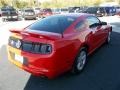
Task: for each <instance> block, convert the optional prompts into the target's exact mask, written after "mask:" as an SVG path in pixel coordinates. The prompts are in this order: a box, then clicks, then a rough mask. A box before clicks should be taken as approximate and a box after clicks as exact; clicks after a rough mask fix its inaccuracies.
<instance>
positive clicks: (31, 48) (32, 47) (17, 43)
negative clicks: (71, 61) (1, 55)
mask: <svg viewBox="0 0 120 90" xmlns="http://www.w3.org/2000/svg"><path fill="white" fill-rule="evenodd" d="M9 45H10V46H12V47H14V48H17V49H21V50H23V51H26V52H31V53H37V54H50V53H51V52H52V45H50V44H43V43H34V42H27V41H22V40H19V39H16V38H11V37H10V38H9Z"/></svg>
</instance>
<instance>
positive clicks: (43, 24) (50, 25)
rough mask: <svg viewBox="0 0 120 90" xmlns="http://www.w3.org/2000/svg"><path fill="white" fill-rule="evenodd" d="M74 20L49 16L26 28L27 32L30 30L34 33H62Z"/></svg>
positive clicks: (66, 17)
mask: <svg viewBox="0 0 120 90" xmlns="http://www.w3.org/2000/svg"><path fill="white" fill-rule="evenodd" d="M75 19H76V18H73V17H68V16H62V15H57V16H50V17H47V18H44V19H42V20H39V21H37V22H35V23H33V24H32V25H30V26H29V27H27V30H29V29H30V30H36V31H46V32H53V33H62V32H64V30H65V29H66V28H67V27H69V26H70V25H71V24H72V23H73V22H74V21H75Z"/></svg>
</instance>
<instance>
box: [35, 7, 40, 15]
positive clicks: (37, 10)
mask: <svg viewBox="0 0 120 90" xmlns="http://www.w3.org/2000/svg"><path fill="white" fill-rule="evenodd" d="M34 11H35V14H36V15H37V16H38V15H39V13H40V11H41V8H39V7H36V8H34Z"/></svg>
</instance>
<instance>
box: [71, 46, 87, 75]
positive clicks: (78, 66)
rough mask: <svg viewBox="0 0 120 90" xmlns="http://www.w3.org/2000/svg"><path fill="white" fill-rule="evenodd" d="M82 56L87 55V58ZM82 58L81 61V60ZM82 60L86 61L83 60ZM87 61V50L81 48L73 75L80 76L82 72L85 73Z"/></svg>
mask: <svg viewBox="0 0 120 90" xmlns="http://www.w3.org/2000/svg"><path fill="white" fill-rule="evenodd" d="M82 54H83V55H85V58H83V57H82ZM80 58H81V59H80ZM82 58H83V59H84V60H82ZM86 61H87V49H86V48H85V47H83V48H81V50H80V52H79V54H78V55H77V57H76V59H75V61H74V64H73V67H72V73H73V74H78V73H80V72H81V71H83V69H84V67H85V65H86Z"/></svg>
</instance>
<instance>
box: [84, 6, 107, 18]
mask: <svg viewBox="0 0 120 90" xmlns="http://www.w3.org/2000/svg"><path fill="white" fill-rule="evenodd" d="M84 13H89V14H94V15H96V16H98V17H102V16H105V15H106V9H105V7H89V8H88V9H86V10H85V11H84Z"/></svg>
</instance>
